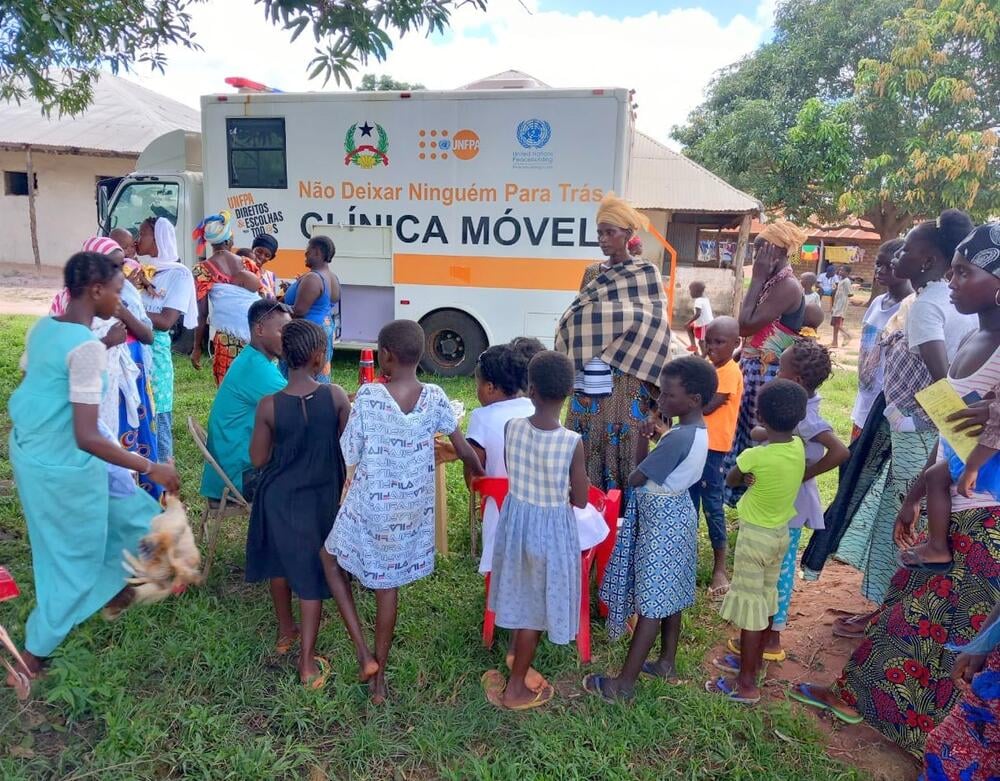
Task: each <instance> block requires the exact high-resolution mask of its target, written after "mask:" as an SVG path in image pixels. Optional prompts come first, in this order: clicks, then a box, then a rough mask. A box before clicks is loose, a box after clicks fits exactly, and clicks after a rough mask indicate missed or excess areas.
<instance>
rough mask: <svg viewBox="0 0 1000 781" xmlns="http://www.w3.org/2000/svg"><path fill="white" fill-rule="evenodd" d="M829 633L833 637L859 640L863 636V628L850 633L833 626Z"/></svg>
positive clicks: (848, 630) (847, 630)
mask: <svg viewBox="0 0 1000 781" xmlns="http://www.w3.org/2000/svg"><path fill="white" fill-rule="evenodd" d="M831 632H832V633H833V636H834V637H843V638H844V639H846V640H860V639H861V638H863V637H864V636H865V628H864V627H863V626H862V627H859V628H858V629H857V630H855V631H851V630H850V629H843V628H841V627H839V626H837V625H836V624H834V625H833V629H832V630H831Z"/></svg>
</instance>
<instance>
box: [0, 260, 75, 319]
mask: <svg viewBox="0 0 1000 781" xmlns="http://www.w3.org/2000/svg"><path fill="white" fill-rule="evenodd" d="M61 287H62V269H61V268H57V267H52V266H42V268H41V269H36V268H35V267H34V266H21V265H16V264H13V263H3V264H0V314H3V315H44V314H46V313H47V312H48V311H49V305H50V304H51V303H52V296H54V295H55V294H56V293H57V292H59V289H60V288H61Z"/></svg>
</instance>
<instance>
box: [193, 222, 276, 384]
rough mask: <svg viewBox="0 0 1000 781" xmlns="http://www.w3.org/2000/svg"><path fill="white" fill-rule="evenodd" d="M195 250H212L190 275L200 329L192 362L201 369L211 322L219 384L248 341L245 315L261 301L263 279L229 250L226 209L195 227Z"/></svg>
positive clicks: (230, 228)
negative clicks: (208, 246)
mask: <svg viewBox="0 0 1000 781" xmlns="http://www.w3.org/2000/svg"><path fill="white" fill-rule="evenodd" d="M192 237H193V238H195V239H197V240H198V252H199V254H200V253H202V252H204V250H205V246H206V244H207V245H211V247H212V254H211V256H209V257H208V258H206V259H205V260H203V261H202V262H201V263H198V264H197V265H196V266H195V267H194V269H192V274H193V275H194V282H195V288H196V290H197V295H198V328H197V330H196V331H195V333H194V349H193V350H192V351H191V364H192V365H193V366H194V368H195V369H201V346H202V345H203V344H204V343H205V338H206V336H207V332H208V323H209V303H211V305H212V307H211V309H212V311H211V320H212V326H213V327H214V328H215V335H214V336H213V337H212V375H213V376H214V377H215V384H216V386H218V385H219V384H220V383H221V382H222V378H223V377H225V376H226V372H227V371H228V370H229V367H230V366H231V365H232V363H233V361H234V360H236V356H237V355H239V354H240V350H242V349H243V348H244V347H245V346H246V344H247V342H249V341H250V324H249V322H248V320H247V314H248V313H249V312H250V307H251V306H252V305H253V303H254V301H259V300H260V295H259V292H260V289H261V282H260V278H259V277H258V276H257V268H256V264H254V263H253V262H252V261H247V260H244V259H243V258H241V257H239V256H238V255H235V254H233V252H232V251H231V250H232V246H233V215H232V214H231V213H230V212H229V211H226V210H223V211H221V212H219V213H218V214H213V215H211V216H210V217H206V218H205V219H204V220H202V221H201V224H200V225H199V226H198V227H197V228H195V230H194V234H193V236H192Z"/></svg>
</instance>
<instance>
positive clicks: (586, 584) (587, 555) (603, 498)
mask: <svg viewBox="0 0 1000 781" xmlns="http://www.w3.org/2000/svg"><path fill="white" fill-rule="evenodd" d="M507 487H508V483H507V480H506V478H503V477H481V478H479V479H477V480H476V481H475V482H474V483H473V484H472V490H473V492H474V493H478V494H479V495H480V496H481V502H480V506H481V507H482V506H484V505H485V501H486V499H487V498H490V499H493V501H495V502H496V503H497V508H500V507H501V506H503V501H504V499H505V498H506V496H507ZM587 501H589V502H590V503H591V504H592V505H594V507H595V508H597V510H598V511H600V512H601V513H602V515H603V517H604V520H605V522H606V523H607V524H608V526H609V528H611V527H612V521H611V520H609V519H611V518H613V524H614V526H613V528H612V530H611V532H610V533H609V534H608V538H610V539H611V547H610V548H609V549H608V552H607V558H606V559H605V561H604V564H605V566H607V559H609V558H610V557H611V550H612V549H613V548H614V530H616V529H617V527H618V510H619V508H620V507H621V491H618V490H612V491H608V493H607V494H605V493H604V492H603V491H601V490H600V489H599V488H595V487H594V486H591V487H590V491H589V493H588V496H587ZM606 542H607V539H605V542H602V543H601V544H600V545H596V546H594V547H593V548H590V549H589V550H585V551H583V553H581V554H580V581H581V582H580V629H579V633H578V634H577V637H576V647H577V653H578V654H579V656H580V661H581V662H583V663H584V664H589V663H590V570H591V567H593V565H594V561H595V559H596V560H598V561H599V558H598V557H599V555H600V553H599V551H600V550H601V548H602V546H605V543H606ZM598 566H599V567H600V565H598ZM602 576H603V570H600V572H599V575H598V578H599V579H600V577H602ZM598 582H600V580H598ZM489 600H490V573H487V574H486V608H485V609H484V611H483V645H484V646H486V647H487V648H492V647H493V634H494V630H495V629H496V614H495V613H494V612H493V611H492V610H490V609H489Z"/></svg>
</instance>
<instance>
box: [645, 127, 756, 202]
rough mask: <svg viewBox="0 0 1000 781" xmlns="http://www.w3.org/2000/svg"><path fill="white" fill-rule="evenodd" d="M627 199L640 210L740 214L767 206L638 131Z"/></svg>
mask: <svg viewBox="0 0 1000 781" xmlns="http://www.w3.org/2000/svg"><path fill="white" fill-rule="evenodd" d="M626 198H627V199H628V201H629V202H630V203H631V204H632V205H633V206H634V207H636V208H637V209H665V210H667V211H677V212H732V213H737V214H741V213H746V212H754V211H761V210H762V209H763V206H762V205H761V203H760V201H758V200H757V199H756V198H754V197H753V196H752V195H747V194H746V193H745V192H742V191H740V190H737V189H736V188H735V187H733V186H732V185H731V184H729V183H727V182H726V181H724V180H723V179H720V178H719V177H718V176H716V175H715V174H713V173H712V172H711V171H709V170H707V169H705V168H702V167H701V166H700V165H698V164H697V163H696V162H694V161H693V160H690V159H688V158H687V157H685V156H684V155H682V154H678V153H677V152H674V151H673V150H672V149H668V148H667V147H665V146H664V145H663V144H661V143H660V142H659V141H656V140H655V139H653V138H650V137H649V136H647V135H646V134H645V133H640V132H638V131H636V132H635V135H634V136H633V139H632V161H631V165H630V166H629V174H628V187H627V190H626Z"/></svg>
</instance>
